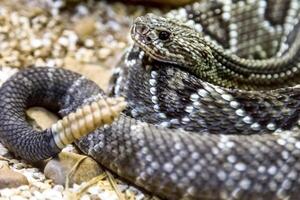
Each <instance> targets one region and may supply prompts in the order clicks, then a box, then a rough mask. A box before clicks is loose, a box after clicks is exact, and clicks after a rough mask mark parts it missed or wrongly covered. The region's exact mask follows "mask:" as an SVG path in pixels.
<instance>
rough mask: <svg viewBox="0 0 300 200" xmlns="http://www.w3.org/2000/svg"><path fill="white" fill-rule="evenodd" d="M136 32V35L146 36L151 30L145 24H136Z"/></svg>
mask: <svg viewBox="0 0 300 200" xmlns="http://www.w3.org/2000/svg"><path fill="white" fill-rule="evenodd" d="M134 30H135V32H136V33H138V34H141V35H144V34H146V33H148V31H149V28H148V27H147V26H145V25H143V24H136V25H135V26H134Z"/></svg>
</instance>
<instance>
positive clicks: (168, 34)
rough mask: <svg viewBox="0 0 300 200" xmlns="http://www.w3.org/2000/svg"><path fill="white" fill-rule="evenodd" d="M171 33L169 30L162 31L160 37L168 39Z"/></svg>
mask: <svg viewBox="0 0 300 200" xmlns="http://www.w3.org/2000/svg"><path fill="white" fill-rule="evenodd" d="M170 35H171V33H170V32H168V31H160V32H159V34H158V37H159V39H161V40H167V39H169V38H170Z"/></svg>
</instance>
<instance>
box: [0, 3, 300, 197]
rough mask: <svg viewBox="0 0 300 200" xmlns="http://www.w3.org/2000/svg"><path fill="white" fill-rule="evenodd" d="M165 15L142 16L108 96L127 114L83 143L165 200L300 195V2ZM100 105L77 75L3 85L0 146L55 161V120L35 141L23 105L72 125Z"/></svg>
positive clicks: (99, 94)
mask: <svg viewBox="0 0 300 200" xmlns="http://www.w3.org/2000/svg"><path fill="white" fill-rule="evenodd" d="M166 17H167V18H162V17H157V16H154V15H147V16H144V17H139V18H138V19H137V20H136V21H135V23H134V25H133V27H132V31H131V34H132V38H133V40H134V45H133V46H132V47H131V48H130V49H129V50H128V51H127V53H126V54H125V55H124V57H123V61H122V62H121V63H120V66H119V68H117V69H116V72H115V74H114V76H113V79H112V82H114V86H113V87H112V88H111V92H110V93H111V94H110V95H114V96H124V97H125V99H126V102H127V108H126V110H125V111H124V112H122V113H121V114H120V116H119V117H117V116H118V112H119V111H120V110H122V109H123V108H120V109H119V110H118V109H113V108H111V109H110V111H108V110H106V112H108V115H109V112H113V111H115V112H114V114H111V115H109V117H108V118H109V119H108V120H107V121H108V122H109V123H111V122H112V121H113V119H114V118H117V119H115V120H114V121H113V122H112V124H111V125H105V126H103V127H100V128H97V129H96V130H95V131H93V132H92V133H90V134H88V135H86V136H84V137H83V138H81V139H79V140H76V142H75V143H76V145H77V146H78V147H79V148H80V149H81V150H82V151H83V152H84V153H85V154H88V155H90V156H91V157H93V158H94V159H95V160H97V161H98V162H99V163H101V164H102V165H103V166H105V167H106V168H108V169H110V170H112V171H113V172H115V173H116V174H118V175H119V176H120V177H123V178H125V179H126V180H128V181H130V182H132V183H133V184H135V185H137V186H140V187H142V188H144V189H145V190H147V191H148V192H151V193H153V194H156V195H158V196H160V197H162V198H165V199H299V195H300V135H299V134H300V130H299V127H300V118H299V114H300V112H299V109H300V87H299V86H298V85H297V84H299V81H300V80H299V79H300V78H299V72H300V62H299V59H300V58H299V54H300V50H299V48H300V42H299V41H300V34H299V26H300V21H299V20H300V2H299V1H298V0H269V1H265V0H247V1H243V0H224V1H221V0H213V1H208V0H207V1H205V0H203V1H201V2H196V3H194V4H191V5H187V6H186V7H182V8H180V9H178V10H173V11H171V12H170V13H168V14H167V15H166ZM103 98H104V99H106V98H107V96H106V94H105V93H104V92H103V91H102V90H101V89H100V88H99V87H98V86H97V85H96V84H94V83H93V82H92V81H90V80H87V79H85V78H84V77H82V76H80V75H78V74H76V73H74V72H70V71H67V70H64V69H59V68H47V67H41V68H32V69H28V70H24V71H22V72H19V73H17V74H16V75H14V76H13V77H12V78H11V79H9V80H8V81H7V82H6V83H4V85H3V86H2V87H1V90H0V135H1V142H2V143H3V144H5V145H6V146H7V147H8V148H9V149H10V150H11V151H13V152H14V153H15V154H17V155H19V156H21V157H22V158H24V159H26V160H29V161H36V160H41V159H45V158H48V157H51V156H53V155H55V154H57V153H58V152H59V151H60V145H58V143H57V142H55V141H56V140H55V139H53V138H54V137H55V132H59V131H58V130H59V128H58V125H56V126H55V127H56V128H53V127H52V128H51V129H47V130H45V131H43V134H38V132H37V131H34V130H33V129H32V127H31V126H30V125H29V124H28V122H27V121H26V116H25V110H26V108H28V107H30V106H43V107H46V108H48V109H50V110H52V111H54V112H57V113H58V114H59V115H60V116H61V117H64V116H65V118H66V119H67V121H66V122H65V125H67V124H68V123H69V122H70V121H72V120H73V121H74V119H75V118H76V116H79V117H80V116H83V115H84V114H87V115H84V116H85V117H86V119H88V116H89V115H88V113H89V112H91V110H93V105H96V104H90V103H91V102H94V101H96V100H99V99H100V101H101V102H102V100H101V99H103ZM113 101H115V102H113ZM119 101H121V100H119ZM101 102H100V103H99V105H100V104H101V105H100V107H101V106H102V107H103V106H104V105H103V102H102V103H101ZM109 102H110V103H109ZM116 102H117V103H116ZM108 104H109V105H108V107H113V106H114V105H116V104H118V101H116V100H111V101H108ZM82 105H86V107H85V108H83V109H81V106H82ZM88 105H91V106H90V107H89V106H88ZM97 105H98V104H97ZM122 106H123V107H124V104H122ZM94 107H95V106H94ZM96 107H97V106H96ZM104 107H105V106H104ZM76 110H77V111H76ZM100 110H101V109H100ZM74 112H76V113H77V114H73V115H70V114H69V113H74ZM97 112H98V111H97V109H96V111H95V113H97ZM98 114H99V113H98ZM74 116H75V117H74ZM95 118H97V117H95ZM97 119H100V121H101V120H102V119H101V118H100V117H99V118H97ZM68 120H69V121H68ZM91 121H93V119H92V120H91ZM62 123H63V122H62ZM94 123H96V122H95V121H94ZM101 123H102V124H103V120H102V122H101ZM85 125H86V124H85ZM83 127H84V126H83ZM81 128H82V127H81ZM85 128H86V127H85ZM93 128H94V127H91V129H93ZM71 129H72V126H71V128H70V130H71ZM83 129H84V128H82V130H83ZM60 130H61V129H60ZM68 130H69V129H68ZM80 130H81V129H80ZM65 132H67V131H66V129H65ZM75 132H76V131H75ZM71 136H72V135H68V137H71ZM74 138H75V139H76V137H74ZM74 138H73V139H74ZM62 141H64V140H62Z"/></svg>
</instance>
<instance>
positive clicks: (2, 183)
mask: <svg viewBox="0 0 300 200" xmlns="http://www.w3.org/2000/svg"><path fill="white" fill-rule="evenodd" d="M28 184H29V182H28V180H27V178H26V176H24V175H23V174H21V173H18V172H15V171H13V170H11V169H10V168H9V166H8V164H7V162H3V161H1V162H0V189H3V188H15V187H19V186H21V185H28Z"/></svg>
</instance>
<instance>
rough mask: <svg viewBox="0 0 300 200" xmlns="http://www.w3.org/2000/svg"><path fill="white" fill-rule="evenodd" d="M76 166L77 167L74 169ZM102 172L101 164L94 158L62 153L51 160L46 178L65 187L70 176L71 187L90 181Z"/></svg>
mask: <svg viewBox="0 0 300 200" xmlns="http://www.w3.org/2000/svg"><path fill="white" fill-rule="evenodd" d="M75 165H77V167H74V166H75ZM71 171H72V172H71ZM102 172H103V171H102V169H101V167H100V166H99V164H98V163H97V162H96V161H95V160H93V159H92V158H90V157H87V156H84V155H79V154H76V153H71V152H61V153H60V154H59V155H58V156H57V157H56V158H53V159H52V160H50V161H49V162H48V163H47V165H46V166H45V169H44V174H45V176H46V177H47V178H49V179H51V180H53V182H54V183H55V184H60V185H65V183H66V178H67V176H69V185H70V186H72V185H73V184H74V183H77V184H80V183H82V182H84V181H89V180H90V179H92V178H94V177H96V176H98V175H99V174H101V173H102Z"/></svg>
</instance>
